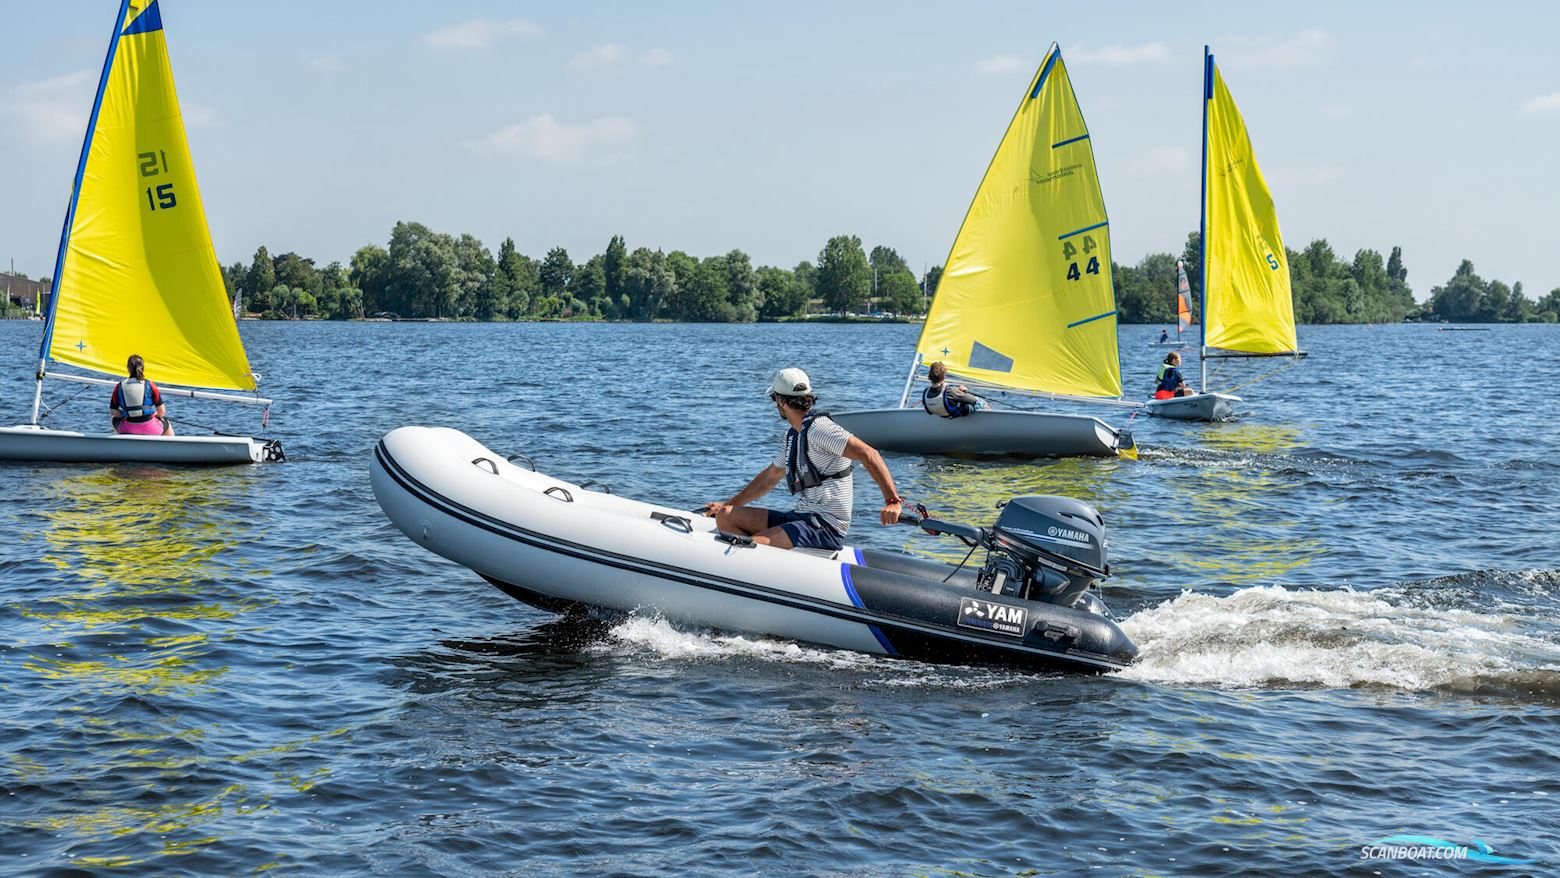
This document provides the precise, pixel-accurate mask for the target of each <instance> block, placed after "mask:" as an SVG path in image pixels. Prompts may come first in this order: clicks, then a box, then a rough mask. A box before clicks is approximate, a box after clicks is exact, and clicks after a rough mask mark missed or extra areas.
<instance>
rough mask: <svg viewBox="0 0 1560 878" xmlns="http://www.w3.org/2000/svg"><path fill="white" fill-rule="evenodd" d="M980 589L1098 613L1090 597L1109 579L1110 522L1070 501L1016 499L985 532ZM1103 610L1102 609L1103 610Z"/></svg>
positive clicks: (1094, 601)
mask: <svg viewBox="0 0 1560 878" xmlns="http://www.w3.org/2000/svg"><path fill="white" fill-rule="evenodd" d="M984 542H985V544H986V548H987V554H986V562H985V564H984V565H983V566H982V567H981V569H980V573H979V576H978V582H979V583H980V587H981V588H984V589H987V590H989V591H991V592H992V593H993V594H1007V595H1014V596H1016V597H1021V598H1025V599H1028V600H1035V601H1045V602H1047V603H1053V604H1059V605H1061V606H1066V607H1076V608H1078V609H1089V610H1094V611H1096V612H1097V611H1098V608H1097V607H1096V606H1095V604H1099V603H1100V602H1099V601H1098V598H1096V597H1095V596H1094V595H1092V594H1090V593H1089V590H1090V589H1091V588H1093V587H1094V585H1095V580H1096V579H1098V578H1101V577H1104V576H1108V575H1110V565H1109V564H1108V563H1107V562H1106V559H1105V519H1103V518H1102V517H1100V514H1099V512H1098V511H1096V510H1095V509H1094V507H1092V506H1090V505H1088V504H1087V503H1081V502H1079V501H1077V500H1074V499H1072V498H1070V497H1054V496H1043V495H1036V496H1027V497H1015V498H1013V499H1012V500H1010V501H1008V503H1007V504H1006V505H1005V506H1004V507H1003V508H1002V514H1001V515H1000V516H998V517H997V523H996V524H995V525H993V526H992V527H991V528H989V529H987V531H986V540H985V541H984ZM1100 606H1101V607H1102V606H1103V604H1100Z"/></svg>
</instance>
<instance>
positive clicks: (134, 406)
mask: <svg viewBox="0 0 1560 878" xmlns="http://www.w3.org/2000/svg"><path fill="white" fill-rule="evenodd" d="M152 386H153V385H152V382H150V381H147V380H145V379H143V378H126V379H124V380H123V381H120V382H119V416H120V417H121V418H124V419H125V420H127V421H129V422H130V423H132V424H144V423H146V422H147V421H150V420H151V419H152V418H155V417H157V402H156V399H157V395H156V394H155V393H153V392H152Z"/></svg>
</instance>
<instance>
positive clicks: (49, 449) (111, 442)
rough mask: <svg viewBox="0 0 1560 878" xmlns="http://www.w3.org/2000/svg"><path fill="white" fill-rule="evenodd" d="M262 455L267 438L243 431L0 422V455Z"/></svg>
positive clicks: (69, 458)
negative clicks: (188, 432)
mask: <svg viewBox="0 0 1560 878" xmlns="http://www.w3.org/2000/svg"><path fill="white" fill-rule="evenodd" d="M266 458H267V455H266V443H265V442H264V441H262V440H256V439H250V438H248V437H244V436H123V435H119V434H117V433H76V432H72V431H69V430H49V429H46V428H44V427H35V426H31V425H27V424H23V425H21V426H17V427H0V460H36V461H54V462H59V463H178V464H184V463H188V464H236V463H260V462H262V461H264V460H266Z"/></svg>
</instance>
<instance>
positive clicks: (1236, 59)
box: [1213, 28, 1338, 68]
mask: <svg viewBox="0 0 1560 878" xmlns="http://www.w3.org/2000/svg"><path fill="white" fill-rule="evenodd" d="M1224 44H1225V48H1224V50H1223V51H1220V48H1219V47H1218V46H1214V49H1213V53H1214V57H1216V58H1219V59H1221V60H1226V61H1229V62H1231V63H1232V64H1235V65H1238V66H1241V67H1283V68H1289V67H1315V66H1317V65H1319V64H1324V63H1326V62H1328V61H1331V60H1332V59H1333V58H1335V57H1337V55H1338V38H1337V37H1335V36H1333V35H1332V34H1330V33H1328V32H1327V31H1324V30H1322V29H1320V28H1310V29H1308V30H1303V31H1301V32H1299V33H1297V34H1295V35H1294V36H1293V37H1289V38H1287V39H1274V38H1272V37H1230V38H1227V39H1226V40H1225V41H1224Z"/></svg>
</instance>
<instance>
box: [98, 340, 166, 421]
mask: <svg viewBox="0 0 1560 878" xmlns="http://www.w3.org/2000/svg"><path fill="white" fill-rule="evenodd" d="M125 371H127V372H129V373H130V374H129V377H127V378H125V379H124V380H123V381H121V382H119V383H118V384H115V385H114V394H113V396H111V397H109V401H108V410H109V414H110V417H111V419H112V422H113V424H114V431H115V432H117V433H125V434H129V435H134V436H172V435H173V425H172V424H170V423H168V420H167V414H166V412H164V410H163V401H162V393H161V391H159V390H158V389H157V385H155V384H153V383H152V382H150V381H147V380H146V361H145V360H143V359H141V355H140V354H131V355H130V359H129V360H127V361H126V362H125Z"/></svg>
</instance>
